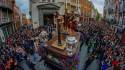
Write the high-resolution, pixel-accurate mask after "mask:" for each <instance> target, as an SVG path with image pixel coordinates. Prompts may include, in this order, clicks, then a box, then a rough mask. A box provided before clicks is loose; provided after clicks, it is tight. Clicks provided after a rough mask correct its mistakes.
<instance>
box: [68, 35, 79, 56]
mask: <svg viewBox="0 0 125 70" xmlns="http://www.w3.org/2000/svg"><path fill="white" fill-rule="evenodd" d="M76 47H77V39H76V37H74V36H69V37H67V38H66V50H67V54H68V55H69V56H72V54H73V49H74V48H76Z"/></svg>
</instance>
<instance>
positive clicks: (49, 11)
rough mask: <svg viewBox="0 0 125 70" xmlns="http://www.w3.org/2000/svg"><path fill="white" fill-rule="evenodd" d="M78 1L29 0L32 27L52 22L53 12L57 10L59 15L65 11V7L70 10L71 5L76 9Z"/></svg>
mask: <svg viewBox="0 0 125 70" xmlns="http://www.w3.org/2000/svg"><path fill="white" fill-rule="evenodd" d="M74 1H75V2H74ZM78 2H79V1H78V0H73V2H72V0H30V14H31V18H32V23H33V28H37V27H39V26H43V25H46V24H47V23H54V13H55V12H59V14H61V15H63V14H64V13H65V9H68V12H71V10H72V7H71V6H73V7H75V8H76V9H77V7H79V5H78ZM69 5H70V6H69ZM76 9H74V10H76Z"/></svg>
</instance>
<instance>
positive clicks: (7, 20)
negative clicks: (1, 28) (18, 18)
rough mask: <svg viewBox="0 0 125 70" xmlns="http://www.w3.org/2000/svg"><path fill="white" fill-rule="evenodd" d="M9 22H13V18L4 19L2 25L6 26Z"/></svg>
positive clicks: (0, 23) (0, 22) (1, 21)
mask: <svg viewBox="0 0 125 70" xmlns="http://www.w3.org/2000/svg"><path fill="white" fill-rule="evenodd" d="M9 22H12V19H11V18H2V19H1V20H0V25H3V24H6V23H9Z"/></svg>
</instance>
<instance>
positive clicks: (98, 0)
mask: <svg viewBox="0 0 125 70" xmlns="http://www.w3.org/2000/svg"><path fill="white" fill-rule="evenodd" d="M91 1H92V3H93V4H94V6H95V8H97V9H98V11H99V13H101V14H103V8H104V2H105V0H91Z"/></svg>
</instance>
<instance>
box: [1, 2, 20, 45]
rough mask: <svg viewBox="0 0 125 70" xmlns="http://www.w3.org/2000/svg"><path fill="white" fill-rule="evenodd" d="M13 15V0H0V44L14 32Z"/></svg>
mask: <svg viewBox="0 0 125 70" xmlns="http://www.w3.org/2000/svg"><path fill="white" fill-rule="evenodd" d="M15 13H16V11H15V0H0V43H2V42H5V40H6V38H7V37H8V36H9V35H11V34H13V33H14V32H15V31H16V26H15V25H18V24H16V22H17V19H16V16H15ZM14 19H15V20H14Z"/></svg>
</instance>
